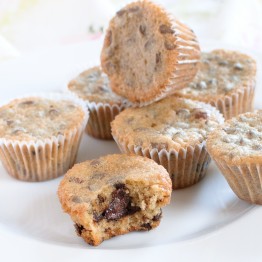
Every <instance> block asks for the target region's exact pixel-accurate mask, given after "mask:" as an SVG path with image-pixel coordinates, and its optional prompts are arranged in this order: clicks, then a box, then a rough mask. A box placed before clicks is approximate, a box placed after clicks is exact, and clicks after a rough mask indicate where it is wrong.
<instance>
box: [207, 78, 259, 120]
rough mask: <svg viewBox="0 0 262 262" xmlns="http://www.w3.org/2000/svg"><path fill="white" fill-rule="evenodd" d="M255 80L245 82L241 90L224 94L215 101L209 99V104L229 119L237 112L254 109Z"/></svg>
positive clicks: (237, 113)
mask: <svg viewBox="0 0 262 262" xmlns="http://www.w3.org/2000/svg"><path fill="white" fill-rule="evenodd" d="M254 93H255V80H250V81H248V82H247V83H246V85H245V87H244V88H243V89H242V90H237V91H236V92H234V93H232V94H229V95H226V96H225V98H220V99H218V100H216V101H214V100H212V101H210V104H211V105H212V106H214V107H216V108H217V109H218V110H219V111H220V112H221V113H222V114H223V115H224V117H225V119H226V120H227V119H230V118H232V117H235V116H237V115H239V114H242V113H246V112H252V111H253V110H254Z"/></svg>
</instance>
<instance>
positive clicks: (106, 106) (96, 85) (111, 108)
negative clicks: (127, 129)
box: [68, 66, 128, 139]
mask: <svg viewBox="0 0 262 262" xmlns="http://www.w3.org/2000/svg"><path fill="white" fill-rule="evenodd" d="M68 89H69V90H70V91H71V92H73V93H74V94H76V95H77V96H78V97H80V98H81V99H83V100H84V101H85V102H86V104H87V108H88V110H89V112H90V119H89V121H88V124H87V126H86V132H87V133H88V134H89V135H91V136H93V137H96V138H101V139H112V135H111V127H110V123H111V121H112V120H113V119H114V118H115V116H116V115H117V114H119V112H121V111H122V110H123V109H124V108H125V107H127V106H128V103H127V101H126V99H124V98H122V97H120V96H118V95H116V94H115V93H113V92H112V90H111V88H110V84H109V80H108V77H107V75H106V74H104V73H103V72H102V71H101V68H100V67H98V66H96V67H93V68H90V69H88V70H86V71H84V72H82V73H81V74H80V75H78V76H77V77H76V78H74V79H73V80H71V81H70V82H69V84H68Z"/></svg>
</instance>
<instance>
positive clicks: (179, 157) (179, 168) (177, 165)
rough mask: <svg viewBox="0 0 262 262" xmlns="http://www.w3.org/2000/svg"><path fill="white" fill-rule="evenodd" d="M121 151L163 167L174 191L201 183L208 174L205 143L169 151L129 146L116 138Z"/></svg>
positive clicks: (208, 158)
mask: <svg viewBox="0 0 262 262" xmlns="http://www.w3.org/2000/svg"><path fill="white" fill-rule="evenodd" d="M114 139H115V141H116V143H117V145H118V147H119V149H120V151H121V152H122V153H127V154H135V155H140V156H143V157H147V158H150V159H152V160H154V161H155V162H156V163H158V164H160V165H162V166H163V167H164V168H165V169H166V170H167V171H168V173H169V175H170V177H171V180H172V187H173V189H179V188H184V187H189V186H192V185H194V184H196V183H197V182H198V181H200V180H201V179H202V178H203V177H204V176H205V174H206V171H207V168H208V165H209V163H210V157H209V154H208V153H207V151H206V146H205V142H202V143H201V144H199V145H196V146H194V147H193V146H189V147H187V148H185V149H184V148H181V149H180V150H179V151H178V152H177V151H175V150H170V151H167V150H166V149H162V150H160V151H158V150H157V149H156V148H154V149H149V148H142V147H141V146H134V145H130V144H128V142H126V141H124V140H120V139H118V138H117V137H114Z"/></svg>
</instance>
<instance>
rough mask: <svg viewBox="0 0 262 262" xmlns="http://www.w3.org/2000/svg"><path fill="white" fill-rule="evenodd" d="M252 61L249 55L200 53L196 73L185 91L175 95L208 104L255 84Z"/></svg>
mask: <svg viewBox="0 0 262 262" xmlns="http://www.w3.org/2000/svg"><path fill="white" fill-rule="evenodd" d="M255 77H256V62H255V60H254V59H252V58H251V57H250V56H248V55H245V54H242V53H240V52H237V51H227V50H223V49H219V50H214V51H212V52H210V53H202V55H201V61H200V64H199V70H198V73H197V74H196V76H195V78H194V80H193V82H192V83H190V84H189V86H188V87H187V88H184V89H181V90H179V91H177V92H176V94H177V95H179V96H182V97H186V98H191V99H196V100H200V101H206V102H209V101H210V100H211V99H216V98H219V97H224V96H226V95H229V94H231V93H234V92H236V91H238V90H242V89H243V88H245V86H246V85H247V83H248V82H249V81H255Z"/></svg>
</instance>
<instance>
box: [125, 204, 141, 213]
mask: <svg viewBox="0 0 262 262" xmlns="http://www.w3.org/2000/svg"><path fill="white" fill-rule="evenodd" d="M140 210H141V208H140V207H137V206H131V205H129V206H128V207H127V215H133V214H135V213H136V212H138V211H140Z"/></svg>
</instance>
